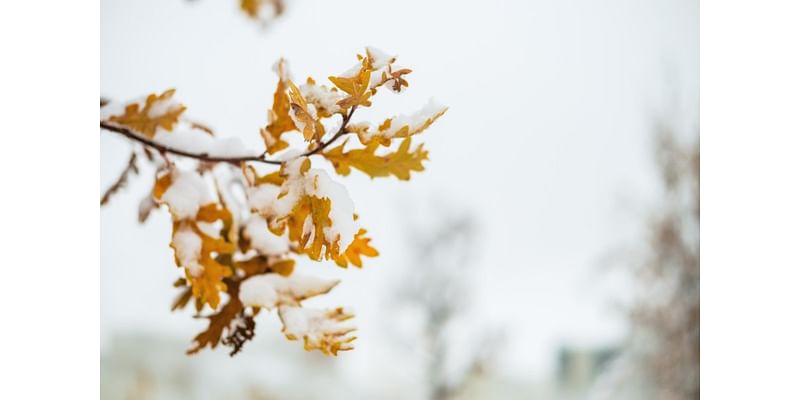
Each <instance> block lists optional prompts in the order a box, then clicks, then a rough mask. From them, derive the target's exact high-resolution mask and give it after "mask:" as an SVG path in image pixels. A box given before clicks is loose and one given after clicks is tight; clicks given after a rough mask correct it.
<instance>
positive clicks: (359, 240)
mask: <svg viewBox="0 0 800 400" xmlns="http://www.w3.org/2000/svg"><path fill="white" fill-rule="evenodd" d="M366 233H367V231H366V230H364V229H359V230H358V233H357V234H356V236H355V238H353V242H352V243H350V245H349V246H347V249H346V250H345V251H344V252H343V253H342V254H340V255H338V256H336V257H334V258H333V259H334V261H335V262H336V265H338V266H340V267H342V268H347V265H348V263H350V264H352V265H355V266H356V267H358V268H361V267H362V263H361V256H364V257H377V256H378V250H376V249H375V248H374V247H372V246H370V245H369V242H370V240H371V239H370V238H368V237H365V236H364V235H365V234H366Z"/></svg>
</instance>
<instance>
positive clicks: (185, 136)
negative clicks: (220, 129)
mask: <svg viewBox="0 0 800 400" xmlns="http://www.w3.org/2000/svg"><path fill="white" fill-rule="evenodd" d="M153 139H154V140H155V141H156V142H158V143H160V144H163V145H164V146H168V147H171V148H174V149H178V150H182V151H185V152H189V153H194V154H206V155H209V156H212V157H231V158H235V157H252V156H257V155H259V154H261V152H259V151H257V150H254V149H248V148H247V147H246V146H245V145H244V143H242V140H241V139H239V138H238V137H226V138H221V137H215V136H211V135H209V134H208V132H206V131H203V130H201V129H197V128H193V127H189V126H178V127H176V128H175V129H174V130H173V131H172V132H168V131H164V130H158V132H157V133H156V136H155V137H154V138H153Z"/></svg>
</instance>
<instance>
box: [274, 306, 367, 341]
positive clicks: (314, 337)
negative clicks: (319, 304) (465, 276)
mask: <svg viewBox="0 0 800 400" xmlns="http://www.w3.org/2000/svg"><path fill="white" fill-rule="evenodd" d="M278 312H279V314H280V318H281V321H282V322H283V333H284V334H285V335H287V336H288V337H290V338H304V339H305V340H306V341H307V344H308V345H310V346H311V347H312V348H326V349H327V347H328V346H331V345H332V344H333V343H339V344H340V346H341V347H339V350H348V349H352V346H351V345H350V344H349V343H348V342H349V341H351V338H349V337H347V336H345V335H346V334H347V333H350V332H352V331H354V330H355V327H353V326H351V325H349V324H344V323H343V320H346V319H348V318H350V317H351V316H352V314H351V313H350V312H348V311H346V310H344V309H341V308H338V309H334V310H324V309H317V308H301V307H284V306H282V307H280V308H279V309H278Z"/></svg>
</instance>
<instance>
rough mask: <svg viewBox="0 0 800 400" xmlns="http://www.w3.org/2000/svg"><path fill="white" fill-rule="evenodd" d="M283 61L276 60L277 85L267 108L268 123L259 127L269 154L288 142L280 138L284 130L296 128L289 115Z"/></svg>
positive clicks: (279, 149) (286, 145)
mask: <svg viewBox="0 0 800 400" xmlns="http://www.w3.org/2000/svg"><path fill="white" fill-rule="evenodd" d="M284 68H285V66H284V61H283V59H281V60H280V61H278V76H279V78H278V87H277V88H276V89H275V94H274V95H273V96H272V109H271V110H269V112H268V115H269V123H268V124H267V126H266V127H265V128H261V138H262V139H264V144H265V145H266V146H267V152H268V153H269V154H275V153H276V152H278V151H281V150H283V149H285V148H287V147H289V144H288V143H286V141H284V140H283V139H281V135H282V134H283V133H284V132H288V131H291V130H294V129H296V128H295V126H294V121H292V118H291V117H289V109H290V106H289V96H288V95H287V94H286V89H287V85H286V80H285V75H286V72H285V71H284Z"/></svg>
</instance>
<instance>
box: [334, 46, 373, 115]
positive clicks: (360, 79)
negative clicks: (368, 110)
mask: <svg viewBox="0 0 800 400" xmlns="http://www.w3.org/2000/svg"><path fill="white" fill-rule="evenodd" d="M371 75H372V66H371V65H370V62H369V57H364V58H363V59H362V64H361V69H360V70H359V71H358V73H357V74H355V75H354V76H330V77H328V79H329V80H330V81H331V82H333V84H334V85H336V87H337V88H339V89H341V90H343V91H344V92H345V93H347V94H349V95H350V96H348V97H346V98H344V99H342V100H340V101H339V102H338V103H337V104H339V106H340V107H342V108H344V109H348V108H350V107H354V106H365V107H369V106H371V105H372V103H371V102H370V101H369V98H370V96H372V95H373V91H372V89H371V88H370V76H371Z"/></svg>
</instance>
